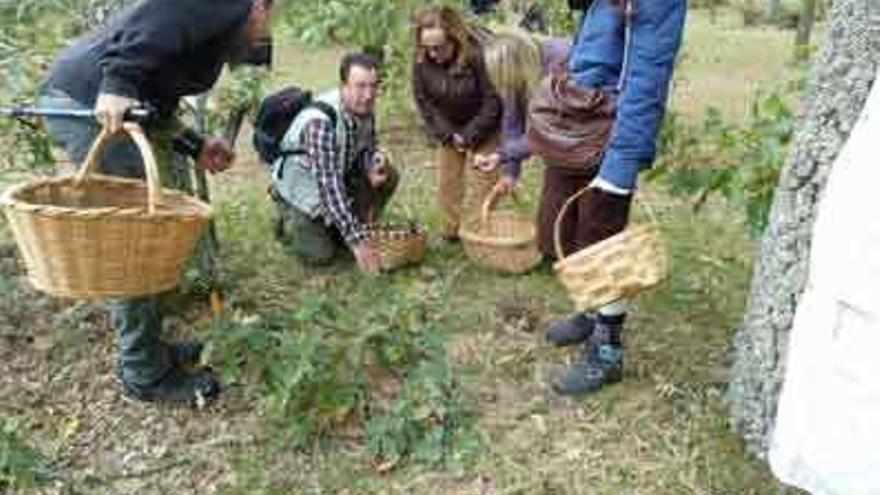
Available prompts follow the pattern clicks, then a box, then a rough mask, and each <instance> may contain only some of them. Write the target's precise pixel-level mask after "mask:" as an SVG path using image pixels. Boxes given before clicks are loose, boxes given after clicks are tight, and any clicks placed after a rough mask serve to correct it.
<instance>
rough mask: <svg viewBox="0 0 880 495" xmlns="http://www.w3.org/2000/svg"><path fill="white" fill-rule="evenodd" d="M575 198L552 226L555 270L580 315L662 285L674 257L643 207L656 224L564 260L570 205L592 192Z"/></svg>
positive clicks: (637, 227)
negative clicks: (565, 222)
mask: <svg viewBox="0 0 880 495" xmlns="http://www.w3.org/2000/svg"><path fill="white" fill-rule="evenodd" d="M587 189H589V187H585V188H583V189H581V190H580V191H578V192H577V193H575V194H574V195H573V196H572V197H570V198H569V199H568V200H567V201H566V202H565V204H564V205H563V206H562V208H561V209H560V210H559V214H558V216H557V217H556V222H555V224H554V226H553V235H554V239H553V240H554V244H555V247H556V255H557V257H558V260H559V261H557V262H556V263H555V264H554V265H553V269H554V270H555V272H556V276H557V277H558V278H559V281H560V282H561V283H562V285H563V286H565V288H566V290H567V291H568V294H569V297H570V298H571V299H572V301H573V302H574V305H575V307H576V308H577V309H578V310H579V311H587V310H592V309H596V308H599V307H601V306H604V305H605V304H608V303H611V302H614V301H617V300H619V299H625V298H630V297H632V296H635V295H636V294H638V293H639V292H642V291H643V290H645V289H648V288H650V287H653V286H655V285H657V284H658V283H660V281H662V280H663V279H664V278H665V277H666V276H667V275H668V273H669V256H668V253H667V251H666V247H665V245H664V244H663V242H662V241H661V239H660V234H659V231H658V229H657V221H656V219H655V218H654V217H653V214H652V213H651V210H650V209H649V208H648V207H647V205H644V204H643V203H640V204H642V206H643V208H644V209H645V210H646V211H647V212H648V214H649V216H650V218H651V221H650V223H643V224H638V225H632V226H630V227H627V228H626V229H624V230H623V231H622V232H620V233H618V234H617V235H614V236H611V237H609V238H608V239H605V240H603V241H601V242H597V243H596V244H593V245H591V246H588V247H586V248H584V249H581V250H580V251H578V252H576V253H574V254H572V255H570V256H565V254H564V253H563V251H562V241H561V239H560V225H561V224H562V218H563V216H564V215H565V212H566V210H567V209H568V207H569V206H570V205H571V204H572V203H574V202H575V201H576V200H577V198H578V197H580V196H581V195H582V194H583V193H584V192H586V191H587Z"/></svg>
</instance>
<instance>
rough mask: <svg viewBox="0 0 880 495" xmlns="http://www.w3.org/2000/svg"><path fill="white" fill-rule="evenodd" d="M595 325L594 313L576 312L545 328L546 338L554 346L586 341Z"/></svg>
mask: <svg viewBox="0 0 880 495" xmlns="http://www.w3.org/2000/svg"><path fill="white" fill-rule="evenodd" d="M595 326H596V313H592V312H590V313H577V314H576V315H574V316H570V317H568V318H566V319H564V320H560V321H557V322H556V323H554V324H552V325H550V327H549V328H548V329H547V334H546V335H547V340H548V341H550V343H551V344H553V345H555V346H556V347H562V346H566V345H572V344H580V343H581V342H586V341H587V339H589V338H590V335H592V334H593V328H595Z"/></svg>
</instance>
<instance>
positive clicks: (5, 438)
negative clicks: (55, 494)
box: [0, 418, 49, 493]
mask: <svg viewBox="0 0 880 495" xmlns="http://www.w3.org/2000/svg"><path fill="white" fill-rule="evenodd" d="M23 428H24V425H23V423H22V422H21V421H19V420H15V419H11V418H0V492H3V493H5V490H14V489H21V488H30V489H32V488H37V487H39V486H42V485H45V484H46V483H48V482H49V475H48V465H49V462H48V460H47V459H46V457H45V456H43V455H42V454H41V453H40V452H38V451H37V450H35V449H34V448H32V447H30V446H28V445H27V444H26V443H25V442H24V441H23V440H22V439H21V431H22V429H23Z"/></svg>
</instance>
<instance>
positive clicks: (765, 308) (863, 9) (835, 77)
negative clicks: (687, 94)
mask: <svg viewBox="0 0 880 495" xmlns="http://www.w3.org/2000/svg"><path fill="white" fill-rule="evenodd" d="M878 66H880V0H836V1H835V2H834V4H833V8H832V11H831V19H830V21H829V25H828V28H827V34H826V40H825V44H824V47H823V48H822V51H821V53H820V54H819V55H818V56H817V58H816V60H815V62H814V65H813V69H812V73H811V75H810V80H809V84H808V87H807V92H806V100H805V101H806V105H805V108H804V113H803V115H802V118H801V121H800V125H799V129H798V131H797V134H796V137H795V140H794V142H793V144H792V149H791V150H790V152H789V156H788V159H787V162H786V166H785V168H784V170H783V172H782V174H781V176H780V179H779V185H778V186H777V188H776V193H775V198H774V202H773V207H772V209H771V212H770V218H769V225H768V228H767V231H766V233H765V234H764V238H763V239H762V241H761V246H760V252H759V255H758V260H757V264H756V268H755V273H754V276H753V279H752V287H751V293H750V295H749V300H748V304H747V308H746V314H745V316H744V319H743V323H742V327H741V328H740V329H739V331H738V332H737V335H736V337H735V339H734V342H733V367H732V370H731V383H730V386H729V390H728V400H729V403H730V408H731V423H732V426H733V428H734V429H735V430H736V431H737V432H739V433H740V434H741V435H742V436H743V437H744V439H745V441H746V445H747V447H748V449H749V450H750V451H751V452H753V453H756V454H758V455H760V456H763V455H764V454H765V453H766V449H767V445H768V444H767V442H768V437H769V434H770V432H771V429H772V425H773V421H774V419H775V415H776V401H777V398H778V394H779V390H780V386H781V381H782V377H783V372H784V369H783V367H784V365H785V356H786V352H785V351H786V346H787V343H788V332H789V330H790V328H791V323H792V319H793V316H794V311H795V307H796V304H797V300H798V298H799V297H800V295H801V292H802V290H803V287H804V283H805V281H806V275H807V261H808V259H809V254H810V239H811V233H812V226H813V220H814V217H815V214H816V206H817V205H816V202H817V200H818V199H819V195H820V192H821V191H822V188H823V186H824V184H825V178H826V176H827V173H828V170H829V168H830V166H831V164H832V162H833V161H834V159H835V158H836V157H837V154H838V152H839V151H840V148H841V147H842V145H843V143H844V141H845V140H846V138H847V136H848V135H849V132H850V129H851V127H852V125H853V124H854V123H855V121H856V119H857V117H858V115H859V113H860V111H861V109H862V106H863V105H864V102H865V100H866V99H867V96H868V92H869V90H870V88H871V84H872V83H873V81H874V77H875V74H876V71H877V68H878Z"/></svg>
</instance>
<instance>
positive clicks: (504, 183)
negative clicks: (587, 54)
mask: <svg viewBox="0 0 880 495" xmlns="http://www.w3.org/2000/svg"><path fill="white" fill-rule="evenodd" d="M570 49H571V42H570V41H569V40H568V39H565V38H547V39H544V40H539V39H538V38H537V37H535V36H533V35H531V34H529V33H527V32H525V31H521V30H504V31H501V30H499V31H496V32H495V33H494V34H493V35H492V36H491V37H490V39H489V40H488V41H487V42H486V48H485V50H484V56H485V59H486V70H487V72H488V74H489V80H490V81H491V82H492V85H493V86H494V87H495V89H496V90H497V91H498V95H499V96H500V97H501V106H502V117H501V143H500V144H499V146H498V148H496V149H495V150H493V151H492V152H491V153H489V154H486V155H482V154H478V155H477V156H475V157H474V165H475V166H476V167H477V168H479V169H481V170H494V169H496V168H499V167H500V169H501V177H500V178H499V180H498V182H497V183H496V185H495V189H496V190H497V191H498V192H499V193H500V194H509V193H511V192H513V191H514V190H515V189H516V188H517V186H518V183H519V177H520V173H521V171H522V162H523V161H524V160H527V159H528V158H529V157H531V156H532V148H531V145H530V143H529V140H528V139H527V137H526V114H527V110H528V107H529V98H530V97H531V94H532V91H533V90H534V88H535V86H536V85H537V83H538V82H539V81H540V79H541V78H542V77H544V76H546V75H547V74H548V73H550V70H551V69H552V68H554V67H557V66H559V65H560V64H563V63H564V62H565V60H566V59H567V58H568V53H569V51H570Z"/></svg>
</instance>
